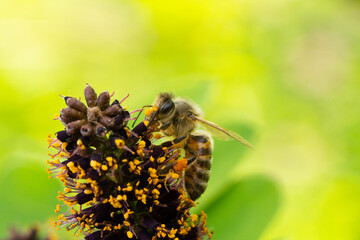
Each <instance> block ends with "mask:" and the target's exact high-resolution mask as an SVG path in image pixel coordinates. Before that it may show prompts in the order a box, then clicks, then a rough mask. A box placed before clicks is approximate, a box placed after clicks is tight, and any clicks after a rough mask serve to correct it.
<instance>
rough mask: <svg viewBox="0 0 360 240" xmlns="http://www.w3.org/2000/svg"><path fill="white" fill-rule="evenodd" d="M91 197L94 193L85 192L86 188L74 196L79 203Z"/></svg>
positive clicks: (89, 199) (87, 200)
mask: <svg viewBox="0 0 360 240" xmlns="http://www.w3.org/2000/svg"><path fill="white" fill-rule="evenodd" d="M93 198H94V194H93V193H89V194H87V193H86V190H85V191H84V192H81V193H78V194H77V195H76V197H75V199H76V200H77V202H78V203H79V204H80V205H82V204H84V203H87V202H89V201H91V200H92V199H93Z"/></svg>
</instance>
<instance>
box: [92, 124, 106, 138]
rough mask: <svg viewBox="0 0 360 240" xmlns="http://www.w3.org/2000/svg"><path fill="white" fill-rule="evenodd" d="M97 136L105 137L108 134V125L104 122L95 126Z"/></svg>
mask: <svg viewBox="0 0 360 240" xmlns="http://www.w3.org/2000/svg"><path fill="white" fill-rule="evenodd" d="M94 133H95V136H97V137H99V138H104V137H105V136H106V133H107V130H106V127H105V126H104V125H102V124H97V125H96V126H95V128H94Z"/></svg>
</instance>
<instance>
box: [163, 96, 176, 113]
mask: <svg viewBox="0 0 360 240" xmlns="http://www.w3.org/2000/svg"><path fill="white" fill-rule="evenodd" d="M174 107H175V104H174V102H173V101H172V100H171V99H169V100H167V101H166V102H165V103H164V105H162V107H161V108H160V109H159V113H160V114H167V113H169V112H170V111H171V110H172V109H174Z"/></svg>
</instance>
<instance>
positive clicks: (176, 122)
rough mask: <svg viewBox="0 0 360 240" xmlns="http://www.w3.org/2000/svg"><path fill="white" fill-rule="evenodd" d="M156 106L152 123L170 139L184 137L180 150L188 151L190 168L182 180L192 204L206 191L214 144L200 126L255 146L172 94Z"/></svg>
mask: <svg viewBox="0 0 360 240" xmlns="http://www.w3.org/2000/svg"><path fill="white" fill-rule="evenodd" d="M153 106H155V107H156V108H157V110H156V111H155V112H154V113H153V114H152V116H151V118H152V120H151V122H152V123H153V122H157V123H159V128H160V130H161V131H162V132H163V133H164V134H165V135H167V136H171V137H174V138H179V137H181V136H183V137H182V139H183V140H182V141H181V147H183V149H184V150H185V157H186V158H187V160H188V165H187V167H186V169H185V174H184V176H183V179H184V185H185V190H186V192H187V193H188V195H189V196H190V198H191V199H192V200H196V199H198V198H199V197H200V196H201V194H202V193H203V192H204V191H205V189H206V187H207V183H208V181H209V178H210V169H211V164H212V150H213V140H212V137H211V135H210V133H209V132H208V131H204V130H199V129H198V127H199V123H200V124H203V125H204V126H205V127H210V128H209V130H210V129H214V130H216V131H218V132H219V133H221V134H222V135H224V136H227V137H230V138H233V139H235V140H236V141H238V142H240V143H242V144H244V145H245V146H247V147H250V148H252V149H254V148H253V146H252V145H251V144H250V143H249V142H248V141H247V140H245V139H244V138H243V137H241V136H240V135H238V134H237V133H234V132H232V131H230V130H228V129H225V128H223V127H221V126H218V125H217V124H215V123H213V122H210V121H208V120H205V119H203V118H202V111H201V109H200V108H199V107H198V106H197V105H196V104H194V103H192V102H190V101H188V100H185V99H182V98H175V99H174V96H173V95H172V94H171V93H161V94H159V95H158V96H157V98H156V99H155V101H154V103H153Z"/></svg>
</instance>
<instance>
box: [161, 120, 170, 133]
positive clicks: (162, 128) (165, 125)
mask: <svg viewBox="0 0 360 240" xmlns="http://www.w3.org/2000/svg"><path fill="white" fill-rule="evenodd" d="M171 123H172V120H170V121H168V122H167V123H165V124H163V125H162V126H161V127H160V130H162V131H164V130H166V129H168V128H169V127H170V125H171Z"/></svg>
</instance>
